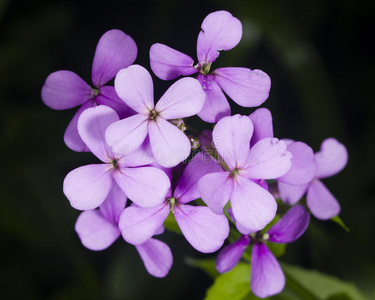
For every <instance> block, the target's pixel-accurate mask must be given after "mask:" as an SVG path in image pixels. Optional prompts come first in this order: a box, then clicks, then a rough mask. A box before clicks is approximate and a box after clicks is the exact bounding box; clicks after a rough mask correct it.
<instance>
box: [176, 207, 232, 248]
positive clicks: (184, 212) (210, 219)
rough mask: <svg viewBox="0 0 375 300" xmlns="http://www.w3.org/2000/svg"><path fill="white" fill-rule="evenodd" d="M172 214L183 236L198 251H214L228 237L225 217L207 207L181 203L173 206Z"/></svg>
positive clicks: (227, 225)
mask: <svg viewBox="0 0 375 300" xmlns="http://www.w3.org/2000/svg"><path fill="white" fill-rule="evenodd" d="M174 215H175V217H176V221H177V224H178V226H179V227H180V229H181V231H182V233H183V235H184V236H185V238H186V239H187V240H188V242H189V243H190V244H191V245H192V246H193V247H194V248H195V249H197V250H198V251H200V252H203V253H211V252H215V251H216V250H218V249H219V248H220V247H221V246H222V245H223V243H224V241H225V239H226V238H227V237H228V234H229V224H228V220H227V218H226V217H225V215H217V214H215V213H213V212H212V211H211V210H210V209H209V208H208V207H204V206H191V205H185V204H181V205H178V206H176V207H175V209H174Z"/></svg>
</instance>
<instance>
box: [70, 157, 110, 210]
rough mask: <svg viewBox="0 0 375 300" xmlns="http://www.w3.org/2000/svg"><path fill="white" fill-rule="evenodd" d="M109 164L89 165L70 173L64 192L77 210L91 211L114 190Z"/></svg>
mask: <svg viewBox="0 0 375 300" xmlns="http://www.w3.org/2000/svg"><path fill="white" fill-rule="evenodd" d="M112 185H113V178H112V172H111V167H110V165H109V164H99V165H87V166H83V167H79V168H77V169H74V170H73V171H71V172H69V174H68V175H66V177H65V179H64V187H63V191H64V194H65V196H66V197H67V198H68V200H69V201H70V205H71V206H73V207H74V208H75V209H79V210H89V209H94V208H97V207H98V206H99V205H101V204H102V203H103V202H104V200H105V198H107V196H108V193H109V192H110V190H111V189H112Z"/></svg>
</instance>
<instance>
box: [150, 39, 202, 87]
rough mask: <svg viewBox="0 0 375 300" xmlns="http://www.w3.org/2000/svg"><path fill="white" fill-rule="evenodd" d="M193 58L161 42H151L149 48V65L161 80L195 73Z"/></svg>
mask: <svg viewBox="0 0 375 300" xmlns="http://www.w3.org/2000/svg"><path fill="white" fill-rule="evenodd" d="M193 65H194V60H193V59H192V58H191V57H190V56H188V55H186V54H184V53H182V52H180V51H177V50H175V49H172V48H170V47H168V46H166V45H163V44H159V43H156V44H153V45H152V46H151V48H150V66H151V69H152V71H153V72H154V73H155V75H156V76H157V77H159V78H160V79H163V80H171V79H175V78H177V77H178V76H180V75H183V76H188V75H191V74H194V73H197V72H198V70H197V69H196V68H194V66H193Z"/></svg>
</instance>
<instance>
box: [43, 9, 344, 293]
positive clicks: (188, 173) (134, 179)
mask: <svg viewBox="0 0 375 300" xmlns="http://www.w3.org/2000/svg"><path fill="white" fill-rule="evenodd" d="M201 28H202V30H201V32H200V33H199V35H198V41H197V57H198V62H197V63H194V60H193V59H192V58H191V57H189V56H188V55H186V54H184V53H182V52H179V51H177V50H174V49H172V48H170V47H168V46H166V45H162V44H154V45H152V47H151V49H150V64H151V69H152V71H153V72H154V74H155V75H156V76H157V77H159V78H160V79H162V80H172V79H176V78H178V77H179V76H181V75H182V76H189V75H193V74H196V73H198V75H197V76H196V77H195V78H194V77H185V78H181V79H178V80H177V81H176V82H174V83H173V84H172V85H171V86H170V87H169V89H168V90H167V91H166V92H165V93H164V95H163V96H162V97H161V98H160V99H159V100H158V101H157V102H156V104H155V102H154V95H153V94H154V88H153V80H152V77H151V75H150V73H149V72H148V71H147V70H146V69H145V68H144V67H142V66H140V65H133V63H134V61H135V59H136V56H137V46H136V44H135V42H134V41H133V39H132V38H131V37H130V36H128V35H126V34H125V33H123V32H122V31H120V30H110V31H108V32H106V33H105V34H104V35H103V36H102V37H101V38H100V40H99V43H98V45H97V48H96V52H95V56H94V60H93V66H92V82H93V84H94V86H95V88H91V87H90V86H89V85H88V84H87V83H86V82H85V81H84V80H83V79H81V78H80V77H79V76H78V75H76V74H75V73H73V72H71V71H58V72H54V73H52V74H50V75H49V76H48V78H47V79H46V82H45V84H44V86H43V88H42V99H43V102H44V103H45V104H46V105H47V106H49V107H51V108H53V109H58V110H60V109H68V108H72V107H75V106H79V105H81V107H80V108H79V109H78V111H77V113H76V114H75V116H74V117H73V119H72V121H71V122H70V124H69V126H68V128H67V130H66V132H65V136H64V140H65V143H66V145H67V146H68V147H69V148H71V149H72V150H75V151H89V152H92V153H93V154H94V155H95V156H96V157H97V158H98V159H99V160H100V161H101V163H98V164H91V165H86V166H82V167H79V168H77V169H75V170H73V171H71V172H70V173H69V174H68V175H67V176H66V178H65V180H64V186H63V190H64V194H65V195H66V197H67V198H68V200H69V201H70V204H71V206H72V207H74V208H75V209H77V210H81V211H82V212H81V214H80V215H79V217H78V219H77V222H76V225H75V230H76V232H77V234H78V236H79V238H80V240H81V242H82V244H83V245H84V246H85V247H87V248H88V249H91V250H103V249H106V248H107V247H109V246H110V245H111V244H112V243H114V241H115V240H117V239H118V238H119V237H120V236H122V237H123V239H124V240H125V241H126V242H128V243H130V244H132V245H134V246H135V247H136V249H137V251H138V252H139V254H140V257H141V259H142V260H143V262H144V265H145V267H146V269H147V271H148V272H149V273H150V274H151V275H153V276H156V277H164V276H166V275H167V274H168V272H169V270H170V268H171V267H172V263H173V257H172V252H171V250H170V248H169V246H168V245H167V244H165V243H164V242H162V241H160V240H158V239H155V238H154V236H156V235H160V234H162V233H163V231H164V226H163V223H164V221H165V220H166V218H167V217H168V216H170V215H173V216H174V218H175V221H176V223H177V224H178V226H179V228H180V229H181V232H182V234H183V235H184V237H185V238H186V240H187V241H188V242H189V243H190V244H191V246H192V247H194V248H195V249H196V250H198V251H200V252H203V253H212V252H215V251H217V250H219V249H220V248H221V247H222V246H223V244H224V242H225V241H226V239H227V238H228V236H229V235H230V232H233V231H237V232H240V233H241V237H240V238H239V239H238V240H237V241H236V242H234V243H232V244H228V245H226V246H225V247H223V248H222V249H221V251H220V252H219V254H218V257H217V270H218V271H219V272H221V273H222V272H227V271H229V270H231V269H232V268H233V267H234V266H235V265H236V263H237V262H238V261H239V260H240V259H241V257H242V256H243V253H244V251H245V249H246V248H247V247H248V246H249V245H251V247H252V255H251V265H252V269H251V289H252V291H253V293H254V294H255V295H257V296H259V297H267V296H270V295H273V294H276V293H279V292H280V291H281V290H282V289H283V287H284V285H285V278H284V275H283V272H282V270H281V267H280V265H279V264H278V262H277V260H276V258H275V257H274V255H273V254H272V252H271V251H270V250H269V249H268V247H267V243H269V242H273V243H290V242H293V241H295V240H296V239H297V238H299V237H300V236H301V235H302V234H303V233H304V231H305V230H306V228H307V226H308V223H309V218H310V215H309V212H308V210H307V209H306V208H305V206H304V205H302V204H299V205H296V206H294V205H295V204H296V203H297V202H298V201H299V200H300V199H301V198H302V196H303V195H304V194H305V193H306V192H307V196H306V199H307V201H306V203H307V208H308V209H309V210H310V212H311V213H312V214H313V215H314V216H315V217H317V218H318V219H322V220H325V219H329V218H332V217H334V216H336V215H337V214H338V213H339V211H340V206H339V204H338V202H337V200H336V199H335V198H334V196H333V195H332V194H331V193H330V192H329V191H328V189H327V188H326V187H325V186H324V185H323V183H322V182H321V181H320V179H323V178H326V177H329V176H332V175H334V174H336V173H338V172H339V171H341V170H342V169H343V168H344V166H345V165H346V163H347V158H348V155H347V151H346V149H345V147H344V146H343V145H342V144H340V143H339V142H338V141H337V140H335V139H333V138H329V139H326V140H325V141H323V143H322V147H321V150H320V152H318V153H316V154H314V152H313V150H312V149H311V148H310V147H309V146H308V145H306V144H305V143H303V142H300V141H292V140H280V139H277V138H275V137H274V136H273V125H272V115H271V113H270V111H269V110H267V109H266V108H259V109H257V110H255V111H254V112H253V113H252V114H250V115H249V116H244V115H233V116H231V111H230V106H229V103H228V101H227V96H228V97H229V98H231V99H232V100H233V101H234V102H235V103H237V104H238V105H240V106H243V107H256V106H259V105H261V104H262V103H263V102H264V101H265V100H266V99H267V98H268V95H269V91H270V86H271V81H270V78H269V76H268V75H267V74H266V73H265V72H263V71H261V70H250V69H248V68H230V67H228V68H219V69H216V70H214V71H211V65H212V63H214V61H215V60H216V59H217V58H218V57H219V55H220V51H222V50H225V51H226V50H230V49H232V48H233V47H235V46H236V45H237V44H238V43H239V42H240V40H241V37H242V25H241V22H240V21H239V20H238V19H236V18H235V17H233V16H232V15H231V14H230V13H229V12H226V11H217V12H213V13H211V14H209V15H208V16H207V17H206V18H205V19H204V21H203V23H202V26H201ZM113 78H115V80H114V87H111V86H105V85H104V84H106V83H108V82H109V81H110V80H111V79H113ZM224 93H225V94H226V95H227V96H226V95H225V94H224ZM194 115H198V116H199V117H200V118H201V119H202V120H203V121H205V122H208V123H216V124H215V126H214V128H213V130H212V131H211V130H209V129H207V130H205V131H203V132H202V133H201V134H198V133H199V132H198V131H197V130H196V129H192V128H191V126H190V125H188V124H189V120H188V118H189V117H192V116H194ZM211 128H212V125H211ZM198 140H199V144H198V143H197V141H198ZM267 180H272V181H273V182H277V188H278V192H276V193H275V192H273V193H271V192H270V190H269V188H268V185H269V183H270V182H269V181H267ZM278 195H279V196H278ZM279 197H280V198H281V199H282V201H284V202H285V206H287V205H290V206H292V207H291V208H290V209H289V211H288V212H287V213H286V214H285V215H284V216H283V217H282V218H281V219H279V221H278V222H277V223H275V224H274V225H273V226H272V227H271V228H270V229H268V231H267V232H264V228H265V227H266V226H267V225H268V224H269V223H270V222H272V221H273V220H274V219H275V217H276V214H277V208H278V205H277V202H276V198H279ZM127 199H129V200H131V203H128V202H127ZM197 200H198V201H197ZM201 200H203V202H204V203H203V202H202V201H201ZM229 200H230V202H229ZM203 204H205V205H203Z"/></svg>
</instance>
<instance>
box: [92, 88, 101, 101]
mask: <svg viewBox="0 0 375 300" xmlns="http://www.w3.org/2000/svg"><path fill="white" fill-rule="evenodd" d="M98 95H99V90H98V89H94V88H91V98H93V99H94V98H95V97H96V96H98Z"/></svg>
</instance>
